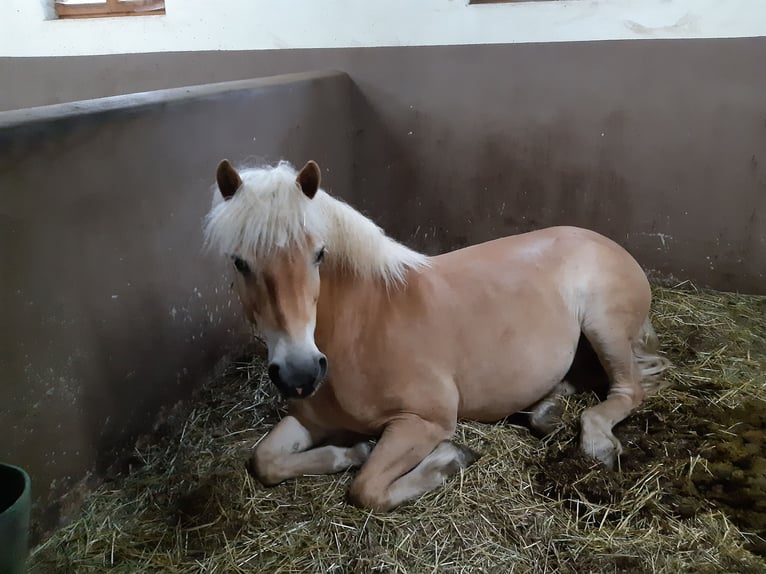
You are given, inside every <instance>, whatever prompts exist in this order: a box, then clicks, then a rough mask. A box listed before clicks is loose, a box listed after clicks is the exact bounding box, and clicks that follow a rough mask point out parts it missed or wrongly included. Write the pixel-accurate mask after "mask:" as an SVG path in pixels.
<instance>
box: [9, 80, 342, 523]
mask: <svg viewBox="0 0 766 574" xmlns="http://www.w3.org/2000/svg"><path fill="white" fill-rule="evenodd" d="M350 89H351V84H350V82H349V80H348V77H347V76H345V75H344V74H338V73H315V74H301V75H295V76H283V77H277V78H270V79H263V80H249V81H241V82H233V83H227V84H221V85H212V86H202V87H191V88H188V89H179V90H169V91H165V92H159V93H154V94H146V95H141V96H130V97H116V98H109V99H106V100H100V101H99V100H95V101H89V102H81V103H79V104H74V105H68V104H64V105H59V106H52V107H48V108H37V109H31V110H25V111H22V112H6V113H3V114H0V191H1V193H0V270H1V271H0V277H1V280H0V308H1V309H2V321H0V421H2V428H3V432H2V433H0V460H3V461H9V462H12V463H15V464H18V465H21V466H23V467H24V468H26V469H27V470H28V471H29V472H30V474H31V476H32V482H33V490H34V495H35V499H36V501H37V502H38V505H37V511H39V512H40V513H41V512H42V511H46V513H47V518H46V520H44V522H46V523H48V524H50V523H51V522H55V519H56V514H57V511H58V506H57V505H55V504H53V503H52V502H51V503H47V502H45V500H46V498H48V497H50V499H51V501H52V500H54V499H55V498H56V497H57V496H58V495H59V494H62V493H66V492H67V491H69V489H70V488H71V487H72V485H73V484H74V483H76V482H77V481H78V480H80V479H81V478H82V477H84V476H86V475H87V473H88V472H93V473H95V475H96V476H103V474H104V472H105V471H106V470H107V468H108V467H109V466H110V465H111V464H112V463H114V462H115V460H116V459H117V458H118V454H120V453H121V449H122V447H127V448H128V449H130V447H131V444H132V441H133V440H135V438H136V436H137V435H138V434H139V433H142V432H146V431H149V430H150V429H151V428H152V424H153V422H154V420H155V417H156V415H157V413H158V411H159V409H160V407H162V406H168V405H171V404H172V403H173V402H174V401H177V400H179V399H183V398H184V397H186V396H188V394H189V392H190V391H191V390H192V389H193V388H194V387H195V386H197V385H199V384H200V383H202V382H203V381H204V380H205V379H207V378H208V377H209V376H210V373H211V369H212V367H213V365H214V364H215V363H216V361H218V360H219V359H220V358H221V357H222V356H223V355H224V354H225V353H227V352H231V351H235V350H236V349H237V348H238V347H241V346H242V345H243V344H246V343H247V342H248V340H249V338H250V337H249V333H250V332H249V330H248V329H247V327H246V326H245V324H244V321H243V320H242V319H241V318H240V312H239V308H238V305H239V303H238V301H237V299H236V296H235V295H233V294H232V292H231V291H230V289H229V282H230V279H231V278H230V276H228V275H226V274H225V273H224V271H228V265H227V264H226V263H227V262H223V261H221V260H220V258H218V257H215V256H212V255H210V254H206V253H205V252H204V251H203V249H202V237H201V228H202V221H203V217H204V215H205V213H206V211H207V209H208V208H209V207H210V202H211V200H212V195H211V193H212V191H211V184H212V183H213V182H214V181H215V169H216V165H217V163H218V161H219V160H220V159H221V158H224V157H229V158H231V159H232V161H234V162H235V163H241V162H243V161H244V162H246V163H253V162H256V161H257V162H261V161H274V160H276V159H280V158H286V159H289V160H291V161H292V162H294V163H296V164H299V165H302V163H301V162H305V161H306V160H307V159H311V158H313V159H316V160H317V161H319V162H320V163H321V165H322V166H323V169H324V170H325V173H326V174H328V184H329V185H330V186H331V189H333V190H334V191H335V192H336V193H338V194H339V195H343V194H345V193H347V192H348V190H349V188H350V186H351V181H350V178H351V171H350V166H351V155H350V137H351V135H352V134H351V120H350V97H351V91H350ZM329 174H332V176H331V177H329Z"/></svg>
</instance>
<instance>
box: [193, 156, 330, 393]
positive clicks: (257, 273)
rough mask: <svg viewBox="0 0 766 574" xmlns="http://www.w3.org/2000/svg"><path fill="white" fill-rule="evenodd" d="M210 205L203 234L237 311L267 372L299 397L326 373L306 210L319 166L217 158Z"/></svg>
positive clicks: (317, 246)
mask: <svg viewBox="0 0 766 574" xmlns="http://www.w3.org/2000/svg"><path fill="white" fill-rule="evenodd" d="M216 179H217V183H218V191H219V192H220V197H219V198H217V205H215V206H214V207H213V209H212V210H211V212H210V214H209V216H208V226H207V229H206V234H207V236H208V240H212V241H214V242H216V243H218V246H219V247H220V249H221V251H222V252H224V253H225V254H226V255H227V256H228V257H230V259H231V264H232V270H233V273H234V276H235V278H234V285H235V287H236V290H237V292H238V295H239V298H240V301H241V303H242V306H243V310H244V313H245V316H246V317H247V319H248V320H249V321H251V322H252V323H253V324H255V325H256V327H257V329H258V331H259V332H260V333H261V335H262V336H263V338H264V339H265V341H266V344H267V346H268V352H269V369H268V371H269V377H270V378H271V380H272V382H273V383H274V384H275V385H276V387H277V388H278V389H279V391H280V392H281V393H282V394H283V395H284V396H285V397H287V398H292V399H297V398H306V397H308V396H310V395H311V394H312V393H314V392H315V391H316V389H317V388H318V386H319V384H320V383H321V381H322V380H323V378H324V377H325V374H326V372H327V358H326V357H325V356H324V355H323V354H322V353H321V352H320V351H319V349H318V348H317V346H316V343H315V342H314V328H315V325H316V307H317V301H318V299H319V266H320V264H321V263H322V259H323V257H324V254H325V245H324V240H323V235H324V234H323V233H322V221H321V215H320V214H319V213H317V211H318V210H317V209H314V203H315V202H314V196H315V195H316V194H317V191H318V190H319V183H320V171H319V166H318V165H317V164H316V163H315V162H313V161H309V162H308V163H307V164H306V165H305V166H304V167H303V169H302V170H301V171H300V172H299V173H297V174H295V172H294V171H291V168H290V167H289V166H287V165H286V164H280V165H279V166H278V167H276V168H273V169H271V170H249V171H247V172H245V171H243V173H242V176H240V173H238V172H237V171H236V170H235V169H234V167H232V165H231V164H230V163H229V162H228V161H227V160H223V161H222V162H221V163H220V164H219V165H218V170H217V174H216Z"/></svg>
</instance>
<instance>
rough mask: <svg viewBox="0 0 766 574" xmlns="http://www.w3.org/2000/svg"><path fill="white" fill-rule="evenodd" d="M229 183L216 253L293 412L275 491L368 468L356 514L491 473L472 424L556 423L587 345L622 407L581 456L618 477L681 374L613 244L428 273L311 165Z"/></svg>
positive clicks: (264, 466) (546, 241) (266, 480)
mask: <svg viewBox="0 0 766 574" xmlns="http://www.w3.org/2000/svg"><path fill="white" fill-rule="evenodd" d="M216 180H217V189H214V200H213V205H212V207H211V210H210V212H209V213H208V214H207V217H206V219H205V224H204V226H205V229H204V232H205V241H206V245H207V246H208V248H213V249H215V250H217V251H219V252H220V253H221V254H224V255H225V256H226V257H229V258H231V260H232V262H233V265H232V267H231V269H232V273H234V275H235V280H234V281H235V285H236V291H237V293H238V295H239V298H240V300H241V303H242V306H243V310H244V315H245V316H246V318H247V319H248V320H249V321H250V322H251V323H253V324H254V325H255V326H256V330H257V331H258V332H259V333H260V335H261V337H262V338H263V340H264V341H265V343H266V345H267V347H268V375H269V378H270V379H271V381H272V382H273V384H274V385H275V386H276V388H277V389H278V390H279V391H280V393H281V394H282V395H283V396H284V397H285V399H286V401H287V404H288V414H287V416H285V417H284V418H283V419H281V420H280V422H279V423H277V424H276V425H275V426H274V428H273V429H272V430H271V431H270V432H269V433H268V434H267V435H266V436H265V437H264V438H263V439H262V440H261V441H260V442H259V443H258V444H257V445H256V446H255V448H254V450H253V454H252V459H251V461H250V464H249V466H250V469H251V472H252V473H254V474H255V476H256V477H257V478H258V479H259V481H260V482H261V483H263V484H264V485H275V484H278V483H281V482H283V481H285V480H287V479H291V478H294V477H298V476H301V475H305V474H330V473H336V472H340V471H343V470H346V469H351V468H355V467H361V468H359V471H358V472H357V474H356V476H355V477H354V479H353V482H352V483H351V486H350V488H349V491H348V495H349V500H350V501H351V503H352V504H355V505H357V506H360V507H363V508H368V509H373V510H377V511H387V510H390V509H392V508H394V507H396V506H398V505H400V504H402V503H404V502H406V501H411V500H413V499H416V498H418V497H419V496H421V495H423V494H424V493H426V492H428V491H430V490H432V489H434V488H436V487H438V486H440V485H442V484H443V482H444V481H445V480H446V479H447V478H448V477H449V476H451V475H453V474H455V473H457V472H459V471H460V469H464V468H467V467H468V466H469V465H471V464H472V463H473V462H474V461H475V460H477V458H478V456H479V455H478V454H477V453H476V452H474V451H473V450H471V449H469V448H467V447H465V446H461V445H459V444H457V443H456V442H454V441H453V440H451V439H452V437H453V434H454V432H455V430H456V426H457V422H458V420H475V421H482V422H494V421H498V420H501V419H503V418H506V417H508V416H509V415H511V414H513V413H517V412H519V411H523V410H524V409H528V410H530V409H531V411H532V414H533V416H532V421H533V422H534V421H535V416H534V415H535V413H537V414H540V413H541V412H543V411H548V410H550V409H549V407H550V405H551V401H552V400H555V399H556V397H558V396H560V395H562V394H566V393H567V392H568V391H567V388H568V387H567V383H566V382H565V381H564V377H565V375H566V373H567V371H568V369H569V367H570V365H571V364H572V361H573V358H574V355H575V350H576V348H577V345H578V341H579V339H580V336H581V335H583V336H584V337H585V338H586V339H587V340H588V341H589V342H590V344H591V346H592V347H593V349H594V350H595V352H596V354H597V356H598V359H599V361H600V362H601V364H602V365H603V367H604V369H605V371H606V374H607V375H608V377H609V393H608V395H607V397H606V399H605V400H604V401H602V402H599V403H597V404H596V405H595V406H592V407H590V408H587V409H585V410H584V412H583V413H582V415H581V419H580V420H581V432H580V436H581V441H580V446H581V448H582V450H583V451H584V452H585V453H586V454H587V455H589V456H590V457H592V458H594V459H596V460H599V461H601V462H603V463H604V464H605V465H607V466H608V467H611V466H613V465H614V462H615V458H616V457H617V456H618V455H619V454H620V453H621V451H622V449H621V445H620V442H619V441H618V440H617V438H616V437H615V436H614V435H613V434H612V428H613V427H614V425H615V424H617V423H618V422H620V421H622V420H623V419H625V418H626V417H627V416H628V415H629V414H630V413H631V411H632V410H633V409H635V408H636V407H637V406H638V405H639V404H641V402H642V400H643V399H644V398H645V396H646V393H647V391H646V389H645V386H647V388H649V386H648V385H647V383H646V381H648V380H651V379H653V378H655V377H654V376H655V375H657V374H659V373H660V372H662V371H663V370H665V369H666V368H667V366H669V362H668V361H667V359H664V358H663V357H661V356H660V355H658V354H657V352H656V351H657V336H656V334H655V331H654V329H653V328H652V325H651V322H650V320H649V308H650V302H651V290H650V286H649V283H648V281H647V278H646V275H645V274H644V272H643V271H642V269H641V267H640V266H639V265H638V263H637V262H636V261H635V260H634V259H633V258H632V257H631V256H630V255H629V254H628V253H627V252H626V251H625V250H624V249H623V248H622V247H621V246H619V245H618V244H616V243H615V242H613V241H611V240H609V239H607V238H606V237H603V236H602V235H599V234H597V233H594V232H592V231H587V230H584V229H580V228H576V227H552V228H546V229H541V230H538V231H532V232H529V233H523V234H520V235H515V236H510V237H504V238H501V239H496V240H494V241H489V242H486V243H482V244H478V245H473V246H469V247H466V248H463V249H459V250H456V251H452V252H448V253H444V254H441V255H438V256H433V257H430V256H426V255H423V254H421V253H418V252H416V251H413V250H412V249H409V248H407V247H405V246H404V245H402V244H401V243H398V242H396V241H394V240H393V239H392V238H390V237H388V236H387V235H386V234H385V232H384V231H383V230H382V229H381V228H380V227H378V226H377V225H376V224H375V223H373V222H372V221H371V220H370V219H368V218H367V217H365V216H364V215H362V214H361V213H359V212H358V211H356V210H354V209H353V208H352V207H350V206H349V205H348V204H347V203H344V202H342V201H340V200H339V199H337V198H334V197H332V196H331V195H330V194H328V193H327V192H325V191H324V190H322V189H321V188H320V168H319V166H318V165H317V163H316V162H314V161H309V162H308V163H307V164H306V165H305V166H304V167H303V168H302V169H301V170H300V171H299V172H298V171H296V170H295V169H294V168H293V167H292V166H291V165H290V164H289V163H287V162H285V161H282V162H279V163H278V164H277V165H275V166H270V167H261V168H251V169H242V170H240V171H237V170H236V169H235V168H234V167H233V166H232V165H231V164H230V163H229V162H228V161H227V160H223V161H221V163H220V164H219V166H218V169H217V174H216ZM215 187H216V186H214V188H215ZM543 414H544V413H543ZM537 418H538V419H540V418H541V417H537ZM542 418H544V417H542ZM538 422H539V421H538ZM373 442H374V446H372V445H373Z"/></svg>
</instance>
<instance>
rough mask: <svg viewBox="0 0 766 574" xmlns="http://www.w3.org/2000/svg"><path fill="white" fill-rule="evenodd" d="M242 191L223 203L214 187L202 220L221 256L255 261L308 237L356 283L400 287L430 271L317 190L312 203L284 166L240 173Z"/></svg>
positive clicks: (413, 255) (415, 254) (367, 222)
mask: <svg viewBox="0 0 766 574" xmlns="http://www.w3.org/2000/svg"><path fill="white" fill-rule="evenodd" d="M239 175H240V177H241V179H242V185H241V187H240V188H239V190H237V192H236V193H235V194H234V196H233V197H231V198H230V199H229V200H228V201H224V200H223V198H222V197H221V194H220V193H219V191H218V188H217V187H215V186H214V192H213V194H214V199H213V206H212V208H211V209H210V212H209V213H208V214H207V217H206V218H205V226H204V234H205V245H206V247H208V248H212V249H215V250H217V251H218V252H220V253H221V254H224V255H227V256H228V255H238V256H240V257H245V258H248V259H253V260H256V261H257V259H258V258H261V257H270V256H271V255H273V254H275V253H276V252H278V251H279V250H280V249H283V248H284V247H286V246H287V245H289V244H291V243H293V242H301V241H303V240H305V238H306V236H307V235H308V236H312V237H314V238H315V240H316V241H317V242H320V243H323V244H324V245H325V246H326V248H327V255H326V260H327V263H328V264H331V265H337V266H339V267H340V268H343V269H345V270H347V271H349V272H351V273H354V274H355V275H357V276H358V277H360V278H366V279H372V278H379V279H381V280H383V281H384V282H385V284H386V285H387V286H394V285H402V284H403V283H404V282H405V278H406V273H407V270H408V269H421V268H424V267H427V266H428V265H429V259H428V257H427V256H426V255H423V254H421V253H418V252H416V251H413V250H412V249H409V248H408V247H405V246H404V245H402V244H401V243H398V242H396V241H394V240H393V239H391V238H390V237H388V236H387V235H386V234H385V232H384V231H383V230H382V229H381V228H380V227H378V226H377V225H376V224H375V223H373V222H372V221H371V220H370V219H368V218H367V217H365V216H364V215H362V214H361V213H359V212H358V211H356V210H355V209H353V208H352V207H351V206H349V205H348V204H346V203H344V202H342V201H340V200H338V199H336V198H334V197H332V196H330V195H329V194H327V193H326V192H324V191H323V190H322V189H319V190H318V191H317V193H316V195H315V196H314V198H313V199H309V198H308V197H306V196H305V195H304V194H303V192H302V191H301V189H300V187H299V186H298V184H297V183H296V177H297V175H298V174H297V171H296V170H295V169H294V168H293V167H292V166H291V165H290V164H289V163H288V162H286V161H281V162H279V163H278V164H277V165H276V166H274V167H259V168H251V169H243V170H241V171H239Z"/></svg>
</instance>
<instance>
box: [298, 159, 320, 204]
mask: <svg viewBox="0 0 766 574" xmlns="http://www.w3.org/2000/svg"><path fill="white" fill-rule="evenodd" d="M321 179H322V176H321V174H320V172H319V165H318V164H317V162H315V161H314V160H313V159H312V160H309V161H308V162H307V163H306V165H304V166H303V169H302V170H301V172H300V173H299V174H298V179H297V181H298V185H300V186H301V190H303V193H304V194H305V195H306V197H308V198H309V199H314V196H315V195H316V192H317V190H318V189H319V182H320V181H321Z"/></svg>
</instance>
